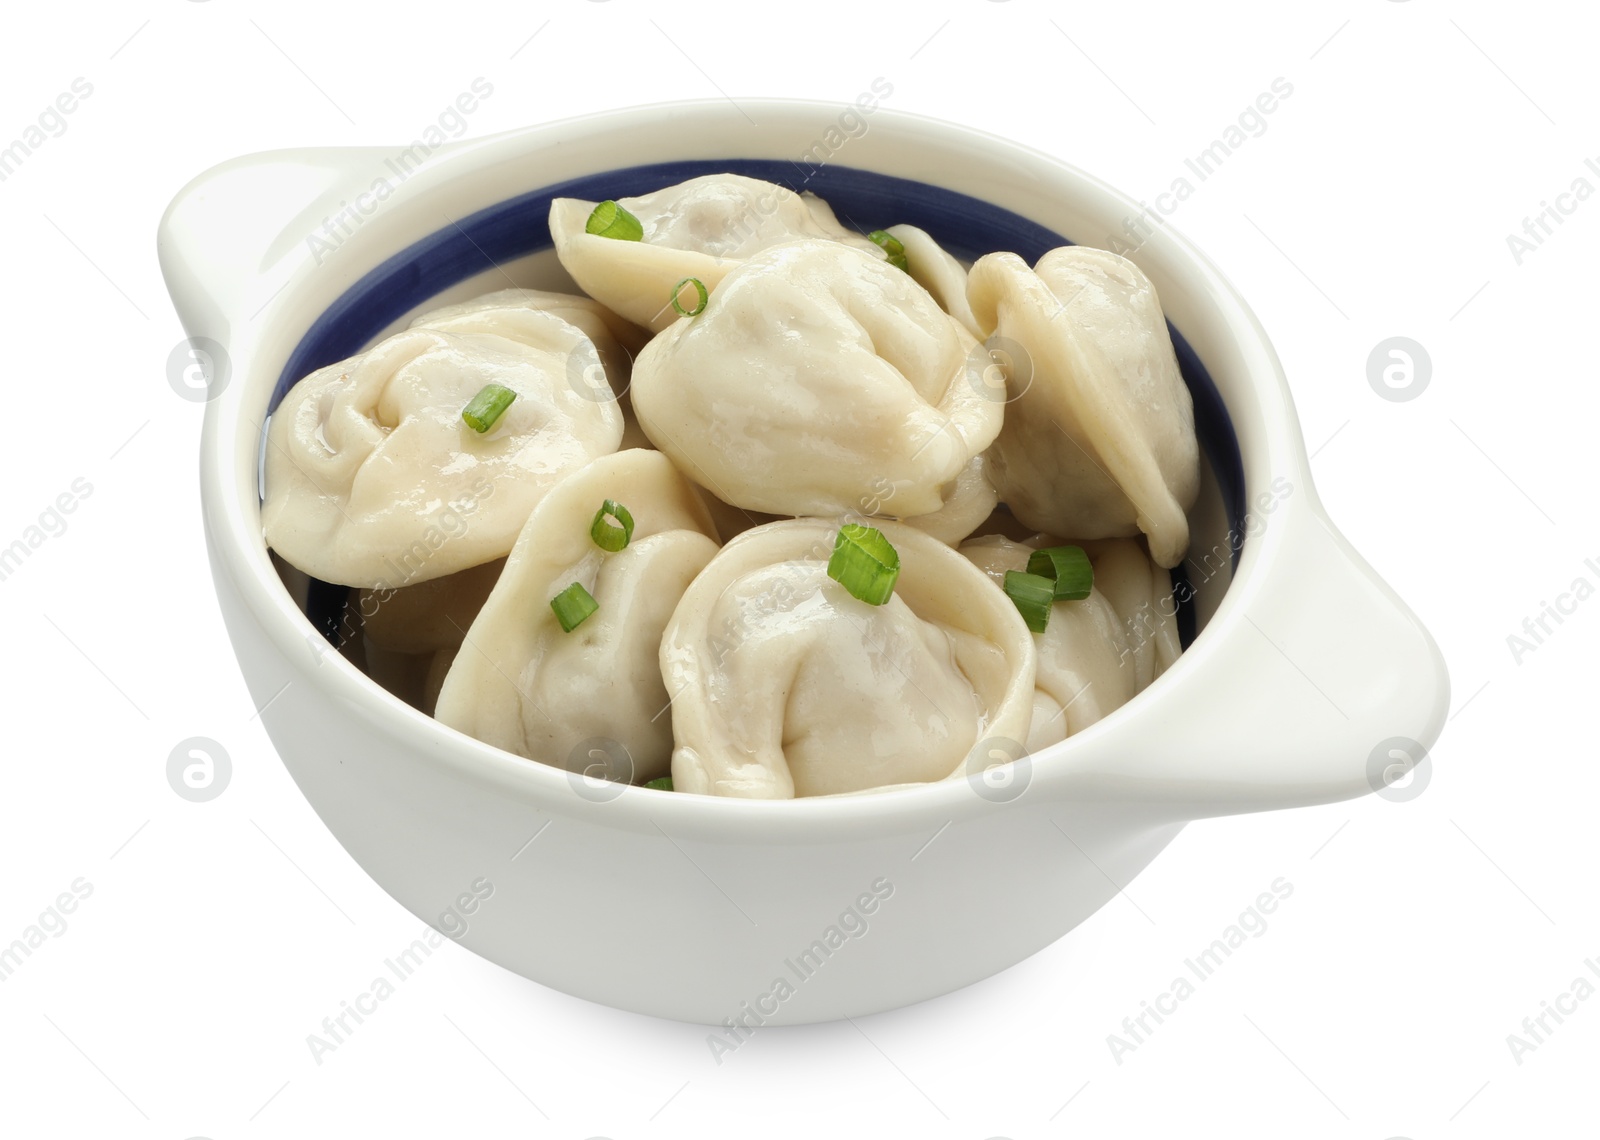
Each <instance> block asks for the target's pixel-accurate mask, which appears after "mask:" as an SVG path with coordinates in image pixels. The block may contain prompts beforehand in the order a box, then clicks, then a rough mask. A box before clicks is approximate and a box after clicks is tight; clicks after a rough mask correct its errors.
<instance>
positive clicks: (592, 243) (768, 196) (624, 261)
mask: <svg viewBox="0 0 1600 1140" xmlns="http://www.w3.org/2000/svg"><path fill="white" fill-rule="evenodd" d="M617 204H618V205H619V206H621V207H622V208H623V209H625V210H627V211H628V212H629V213H630V214H632V215H633V216H634V217H636V218H638V219H639V224H640V225H641V226H642V227H643V229H644V236H643V238H642V239H640V240H638V241H628V240H623V239H619V238H610V237H601V236H600V235H598V234H591V233H588V232H587V231H586V227H587V225H588V222H589V215H590V214H591V213H592V212H593V211H594V208H595V205H596V203H594V202H586V201H583V200H581V199H578V198H557V199H555V201H553V202H551V204H550V236H551V238H552V239H553V240H554V241H555V246H556V256H557V257H559V258H560V259H561V264H562V266H563V267H565V268H566V271H567V272H568V273H570V274H571V275H572V279H573V280H574V281H576V282H577V283H578V285H579V287H580V288H582V289H583V291H584V292H586V293H588V294H589V295H590V296H592V297H594V298H595V299H596V300H598V301H600V302H602V303H603V304H605V305H608V306H609V307H611V308H612V309H615V310H616V311H617V312H618V313H621V314H622V315H623V316H624V317H626V318H628V319H629V320H631V321H633V322H634V323H636V324H640V325H644V326H645V327H647V328H649V329H650V330H651V331H652V332H660V331H661V330H662V329H664V328H666V327H667V326H669V325H671V324H672V322H673V321H674V320H676V319H677V316H678V314H677V312H676V310H674V309H673V307H672V290H673V286H675V285H676V284H677V283H678V282H679V281H682V280H683V279H684V278H685V277H695V278H698V279H699V280H700V282H701V283H702V284H703V285H705V287H706V288H707V289H715V288H716V287H717V286H718V284H720V283H721V281H722V279H723V278H724V277H725V276H726V275H727V274H728V272H729V271H730V270H732V269H733V268H734V267H735V266H737V265H738V264H739V263H740V262H742V261H744V260H745V259H746V258H748V257H750V256H751V255H753V254H755V253H758V252H760V251H761V250H764V249H767V248H768V247H770V246H774V245H778V244H779V243H781V242H787V241H794V240H795V239H797V238H824V239H827V240H829V241H836V242H843V243H845V244H848V245H851V246H854V247H856V248H859V249H861V250H863V251H864V252H867V253H869V254H871V255H873V256H876V257H878V258H880V259H881V258H882V257H883V256H884V255H883V252H882V251H881V250H880V249H878V247H877V246H875V245H874V244H873V243H872V242H871V241H869V240H868V239H867V238H865V237H863V236H861V235H860V234H858V233H854V232H852V231H850V230H847V229H845V228H844V227H843V226H841V225H840V224H839V222H838V221H837V220H836V219H835V218H834V216H833V211H832V210H831V209H829V208H828V206H827V204H826V203H825V202H823V201H822V200H821V199H819V198H817V197H816V196H815V195H812V194H796V193H795V192H794V191H793V190H789V189H786V188H785V187H782V186H777V185H775V184H773V183H771V182H762V181H761V180H759V179H756V178H745V177H743V176H741V175H738V174H707V175H704V176H702V177H700V178H691V179H689V180H688V181H687V182H680V183H679V184H677V185H676V186H668V187H666V188H665V189H663V190H657V191H655V192H654V193H651V194H642V195H640V196H639V197H637V198H619V199H618V200H617Z"/></svg>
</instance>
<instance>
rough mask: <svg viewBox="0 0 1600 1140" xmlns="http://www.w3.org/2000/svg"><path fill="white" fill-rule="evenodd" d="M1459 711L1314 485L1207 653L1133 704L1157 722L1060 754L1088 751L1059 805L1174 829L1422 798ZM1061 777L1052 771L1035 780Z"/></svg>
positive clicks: (1237, 596) (1251, 571)
mask: <svg viewBox="0 0 1600 1140" xmlns="http://www.w3.org/2000/svg"><path fill="white" fill-rule="evenodd" d="M1252 563H1254V564H1252ZM1163 690H1164V691H1163ZM1449 701H1450V680H1449V675H1448V672H1447V670H1446V668H1445V663H1444V658H1443V657H1442V656H1441V654H1440V652H1439V648H1438V646H1437V645H1436V644H1435V643H1434V641H1433V638H1432V637H1430V636H1429V634H1428V631H1427V630H1426V629H1425V628H1423V626H1422V624H1421V622H1419V621H1418V620H1417V618H1416V616H1415V615H1414V614H1412V612H1411V611H1410V610H1409V609H1408V608H1407V607H1406V605H1405V603H1404V602H1402V601H1401V600H1400V598H1399V597H1398V596H1397V595H1396V594H1395V593H1394V591H1393V590H1391V589H1390V588H1389V586H1388V585H1387V584H1386V583H1385V582H1384V581H1383V580H1382V579H1381V578H1379V577H1378V575H1377V573H1376V571H1374V570H1373V569H1372V567H1371V566H1369V565H1368V564H1367V563H1366V561H1365V560H1364V559H1363V558H1362V557H1361V555H1360V554H1358V553H1357V552H1356V551H1355V549H1354V548H1353V547H1352V546H1351V545H1350V543H1349V542H1348V541H1347V540H1346V539H1345V538H1344V536H1343V535H1341V534H1340V533H1339V532H1338V530H1336V529H1335V528H1334V526H1333V524H1332V523H1331V522H1329V521H1328V519H1327V517H1326V515H1325V514H1324V513H1323V510H1322V507H1321V505H1320V504H1319V503H1317V502H1316V501H1315V500H1314V499H1313V498H1312V493H1311V492H1310V489H1309V484H1307V487H1306V494H1305V495H1304V497H1303V498H1302V500H1301V501H1300V502H1299V503H1297V504H1296V505H1295V509H1293V510H1283V511H1280V514H1279V516H1278V517H1276V518H1274V519H1273V520H1272V527H1271V532H1270V533H1267V534H1264V535H1262V536H1260V537H1259V538H1258V539H1255V540H1251V541H1247V542H1246V545H1245V548H1244V555H1243V558H1242V560H1241V565H1240V567H1239V570H1238V574H1237V577H1236V579H1235V581H1234V584H1233V585H1232V586H1231V587H1230V588H1229V591H1228V593H1227V595H1226V596H1225V597H1224V599H1223V602H1222V605H1221V606H1220V607H1219V609H1218V612H1217V613H1216V615H1215V616H1214V617H1213V618H1212V619H1211V621H1210V623H1209V624H1208V625H1207V627H1206V628H1205V629H1204V630H1203V631H1202V632H1201V634H1200V636H1199V637H1198V638H1196V640H1195V643H1194V644H1193V645H1192V646H1191V647H1190V648H1189V650H1188V651H1187V652H1185V653H1184V654H1183V655H1182V656H1181V657H1180V658H1179V659H1178V661H1177V663H1175V664H1174V665H1173V666H1172V668H1171V669H1169V670H1168V671H1167V673H1166V675H1164V676H1162V677H1161V678H1159V679H1158V680H1157V681H1156V683H1155V685H1154V686H1153V687H1152V689H1151V690H1149V691H1147V692H1146V693H1144V694H1141V696H1140V697H1139V698H1136V699H1135V706H1137V705H1139V704H1141V703H1142V704H1144V707H1145V709H1147V710H1148V713H1147V715H1146V716H1144V717H1137V716H1129V717H1128V718H1127V720H1126V721H1123V722H1122V724H1121V725H1119V724H1118V723H1117V722H1118V721H1120V720H1122V718H1121V717H1114V718H1111V719H1110V720H1109V721H1102V722H1101V723H1100V724H1098V725H1094V726H1091V727H1090V728H1089V729H1087V730H1085V731H1084V732H1083V733H1080V734H1079V735H1078V736H1077V737H1074V738H1073V739H1072V740H1069V741H1067V742H1066V743H1065V744H1064V745H1062V746H1061V747H1063V748H1064V749H1068V750H1070V749H1072V748H1073V746H1074V742H1077V743H1078V744H1080V745H1081V746H1082V751H1081V752H1080V753H1079V754H1078V756H1076V757H1074V759H1073V761H1071V762H1068V763H1067V764H1064V765H1062V766H1061V767H1060V768H1059V769H1058V771H1059V772H1061V774H1062V775H1061V779H1060V780H1059V782H1058V783H1057V785H1056V786H1055V787H1052V788H1051V789H1050V791H1049V792H1048V793H1047V794H1049V795H1051V796H1052V798H1060V799H1067V798H1072V799H1083V798H1085V797H1088V798H1091V799H1101V800H1104V801H1106V802H1113V801H1121V802H1126V801H1128V800H1130V799H1132V800H1138V801H1141V802H1142V803H1144V804H1145V805H1146V807H1154V808H1156V810H1157V811H1158V812H1160V813H1162V814H1166V815H1169V816H1170V817H1171V818H1174V819H1196V818H1202V817H1205V816H1216V815H1229V814H1234V813H1238V812H1247V811H1264V810H1271V809H1276V808H1286V807H1299V806H1304V805H1309V804H1319V803H1331V802H1333V801H1336V800H1344V799H1350V798H1353V797H1355V796H1360V795H1365V794H1367V793H1368V792H1379V793H1380V794H1383V795H1384V796H1386V797H1387V798H1391V799H1400V798H1409V797H1410V796H1411V795H1414V794H1416V793H1417V792H1419V791H1421V789H1422V787H1423V786H1425V783H1426V781H1427V779H1428V778H1429V777H1430V775H1431V762H1430V761H1429V760H1428V758H1427V757H1428V754H1427V749H1428V748H1430V747H1431V746H1432V745H1433V743H1434V742H1435V741H1436V740H1437V739H1438V737H1439V733H1440V731H1441V730H1442V729H1443V727H1444V722H1445V717H1446V712H1447V710H1448V707H1449ZM1126 712H1128V713H1130V714H1131V713H1133V712H1134V707H1130V708H1128V709H1127V710H1126ZM1101 729H1104V732H1103V733H1102V732H1100V731H1099V730H1101ZM1124 729H1125V730H1126V731H1124ZM1135 741H1136V742H1137V743H1135ZM1063 759H1066V757H1065V756H1064V757H1063ZM1050 768H1051V765H1048V764H1040V765H1038V766H1037V767H1036V771H1035V776H1036V778H1039V779H1040V780H1041V781H1043V780H1046V779H1048V775H1047V774H1048V773H1049V771H1050ZM1413 768H1415V769H1416V771H1415V773H1414V774H1413V775H1412V776H1411V779H1410V780H1409V781H1403V780H1402V778H1403V777H1404V776H1405V775H1406V773H1407V772H1410V771H1411V770H1412V769H1413ZM1391 784H1393V785H1395V786H1391Z"/></svg>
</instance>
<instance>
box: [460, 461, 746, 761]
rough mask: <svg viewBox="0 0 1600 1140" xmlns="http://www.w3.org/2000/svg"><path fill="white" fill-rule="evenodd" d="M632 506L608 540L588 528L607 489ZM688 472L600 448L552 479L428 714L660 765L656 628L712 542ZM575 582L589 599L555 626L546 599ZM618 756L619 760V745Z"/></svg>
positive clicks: (471, 728)
mask: <svg viewBox="0 0 1600 1140" xmlns="http://www.w3.org/2000/svg"><path fill="white" fill-rule="evenodd" d="M607 499H612V500H615V501H616V502H618V503H620V504H621V505H622V506H623V507H625V508H626V509H627V510H628V511H629V513H630V514H631V515H632V517H633V521H634V530H633V537H632V540H631V541H630V542H629V543H628V544H627V546H625V547H624V548H623V549H621V550H619V551H617V552H615V553H608V552H606V551H604V550H602V549H601V548H600V547H599V546H597V545H596V544H595V542H594V540H593V539H592V538H591V537H590V526H591V524H592V522H593V520H594V516H595V513H596V512H597V511H598V510H599V509H600V507H601V505H602V504H603V503H604V502H605V501H606V500H607ZM715 534H716V531H715V530H714V529H713V527H712V524H711V517H710V515H709V514H708V513H707V512H706V509H705V506H704V504H703V503H702V502H701V501H700V498H699V495H698V494H697V493H696V491H695V488H694V486H693V485H692V484H691V483H689V482H688V481H687V480H686V479H684V478H683V477H682V476H681V475H679V474H678V473H677V471H676V470H675V469H674V468H673V466H672V463H671V462H670V461H669V460H668V459H667V458H666V456H664V455H662V454H660V453H659V452H655V451H637V450H630V451H619V452H617V453H616V454H615V455H609V456H606V457H604V458H602V459H597V460H595V461H594V462H593V463H591V464H589V465H588V466H587V467H585V468H583V469H582V470H581V471H578V472H576V473H575V474H572V475H569V476H568V477H567V478H565V479H563V480H562V481H561V482H560V483H558V484H556V486H555V487H554V488H552V489H551V491H550V493H549V494H548V495H546V496H545V497H544V499H543V500H541V501H540V503H539V505H538V506H537V507H535V508H534V511H533V514H532V515H530V516H529V518H528V521H527V525H526V526H524V527H523V529H522V533H521V534H520V535H519V536H518V537H517V543H516V546H515V547H514V548H513V549H512V551H511V554H510V556H509V557H508V558H507V559H506V567H505V569H504V570H503V571H501V573H500V579H499V581H498V582H497V583H496V584H495V587H494V591H493V592H492V593H491V594H490V595H489V600H488V601H487V602H485V603H484V606H483V609H482V610H481V611H479V613H478V618H477V620H476V621H474V622H473V623H472V628H471V629H470V630H468V631H467V636H466V640H465V642H464V643H463V644H462V646H461V649H460V650H459V651H458V652H457V654H456V657H455V661H454V663H453V664H451V666H450V671H449V673H448V675H447V676H446V677H445V680H444V686H443V688H442V689H441V690H440V693H439V700H438V708H437V711H436V712H435V715H436V716H437V717H438V719H439V720H441V721H443V722H444V723H445V724H448V725H450V726H451V727H452V728H456V729H459V730H460V731H462V732H464V733H466V734H467V735H469V736H473V737H476V738H477V739H479V740H482V741H484V742H485V743H488V744H493V745H495V746H497V747H499V748H503V749H505V750H506V751H508V752H514V753H516V754H517V755H518V756H526V757H529V758H531V759H534V760H540V761H543V762H544V763H547V764H551V765H554V766H556V767H565V768H568V769H570V770H572V771H585V770H589V769H591V768H592V767H593V766H594V764H595V762H596V759H597V758H599V759H600V761H601V762H602V763H603V765H604V766H605V767H606V769H607V775H608V776H610V777H612V778H620V779H623V780H627V779H629V778H632V779H633V780H635V781H643V780H649V779H653V778H655V777H657V776H662V775H665V774H666V772H667V766H668V764H669V763H670V762H671V756H672V721H671V717H670V716H669V715H668V713H667V712H666V709H667V704H668V694H667V690H666V688H665V686H664V685H663V684H662V680H661V670H660V666H659V664H658V662H657V655H658V652H659V649H660V646H661V631H662V629H663V628H664V627H665V626H666V624H667V619H668V617H669V616H670V615H671V613H672V610H673V607H674V606H675V605H676V604H677V602H678V599H679V597H680V596H681V595H682V594H683V591H684V589H685V587H687V586H688V585H689V582H690V580H691V579H693V578H694V576H695V575H696V574H698V573H699V572H700V570H701V569H702V568H703V567H704V566H705V565H706V563H707V562H709V561H710V560H711V556H712V555H713V554H715V553H716V551H717V544H716V542H715V540H714V536H715ZM573 582H577V583H579V584H581V585H582V586H583V588H584V589H585V590H586V591H588V593H589V594H590V595H591V596H592V597H593V598H594V600H595V601H596V602H598V603H599V609H597V610H596V611H595V612H594V613H593V614H591V615H590V616H589V617H588V618H587V619H585V620H584V621H583V622H582V623H581V624H580V625H578V626H577V627H576V628H574V629H573V630H572V631H571V632H570V633H569V632H563V630H562V628H561V625H560V624H559V623H558V621H557V619H556V615H555V613H554V611H553V610H552V609H551V607H550V600H551V599H552V598H554V597H555V596H556V595H557V594H559V593H561V592H562V591H563V590H564V589H566V588H567V587H568V586H569V585H570V584H571V583H573ZM619 757H620V758H624V760H625V764H624V768H623V770H620V771H619V770H618V769H617V767H616V765H617V763H618V758H619Z"/></svg>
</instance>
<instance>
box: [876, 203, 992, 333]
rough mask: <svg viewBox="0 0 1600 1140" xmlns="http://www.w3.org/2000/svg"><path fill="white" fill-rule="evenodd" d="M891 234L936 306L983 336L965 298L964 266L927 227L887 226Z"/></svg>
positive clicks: (909, 271) (914, 274)
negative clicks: (935, 238) (936, 302)
mask: <svg viewBox="0 0 1600 1140" xmlns="http://www.w3.org/2000/svg"><path fill="white" fill-rule="evenodd" d="M888 232H889V234H890V236H891V237H893V238H894V239H895V240H896V241H898V242H899V243H900V244H901V246H902V247H903V248H904V249H905V251H906V272H908V273H910V274H911V276H912V277H913V278H915V279H916V282H917V284H918V285H921V286H922V287H923V288H924V289H926V290H927V291H928V292H929V293H930V294H932V296H933V299H934V300H935V301H938V302H939V307H940V308H941V309H943V310H944V311H945V312H947V313H949V314H950V315H951V316H952V317H954V318H955V319H956V320H958V321H960V322H961V325H962V327H963V328H965V329H966V330H967V331H968V332H969V333H971V334H972V335H973V336H975V337H980V338H981V337H982V336H983V332H982V331H981V330H980V329H979V328H978V321H977V318H976V317H974V316H973V315H972V305H971V304H969V303H968V301H967V267H966V266H964V265H962V264H961V262H959V261H957V260H956V259H955V257H954V256H953V255H951V254H950V253H947V252H946V251H945V248H944V247H943V246H942V245H940V244H939V243H938V242H936V241H934V240H933V237H932V236H931V235H930V234H929V233H928V232H927V231H926V230H920V229H918V228H917V227H916V226H908V225H898V226H890V227H889V230H888Z"/></svg>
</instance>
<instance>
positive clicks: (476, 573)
mask: <svg viewBox="0 0 1600 1140" xmlns="http://www.w3.org/2000/svg"><path fill="white" fill-rule="evenodd" d="M505 564H506V560H505V559H504V558H496V559H495V560H494V561H493V562H485V563H484V564H483V565H481V566H469V567H467V569H465V570H457V571H456V572H455V573H454V574H446V575H445V576H444V577H442V578H429V579H428V580H427V581H426V582H418V583H417V584H416V585H415V586H401V587H400V588H399V589H393V590H361V591H359V594H358V597H357V601H356V605H357V606H358V608H359V611H360V613H361V628H362V631H363V632H364V633H365V634H366V636H367V639H368V640H369V641H371V642H372V644H374V645H376V646H378V647H379V648H380V649H387V650H389V651H391V652H394V653H433V652H435V651H437V650H440V649H454V648H456V647H457V646H459V645H460V644H461V639H462V638H463V637H465V636H466V632H467V627H468V626H470V625H471V624H472V623H473V620H474V619H476V618H477V616H478V611H479V610H481V609H483V603H484V602H485V601H486V600H487V599H488V597H489V591H491V590H493V589H494V584H495V582H496V580H498V579H499V577H500V571H501V569H502V568H503V567H504V566H505Z"/></svg>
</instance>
